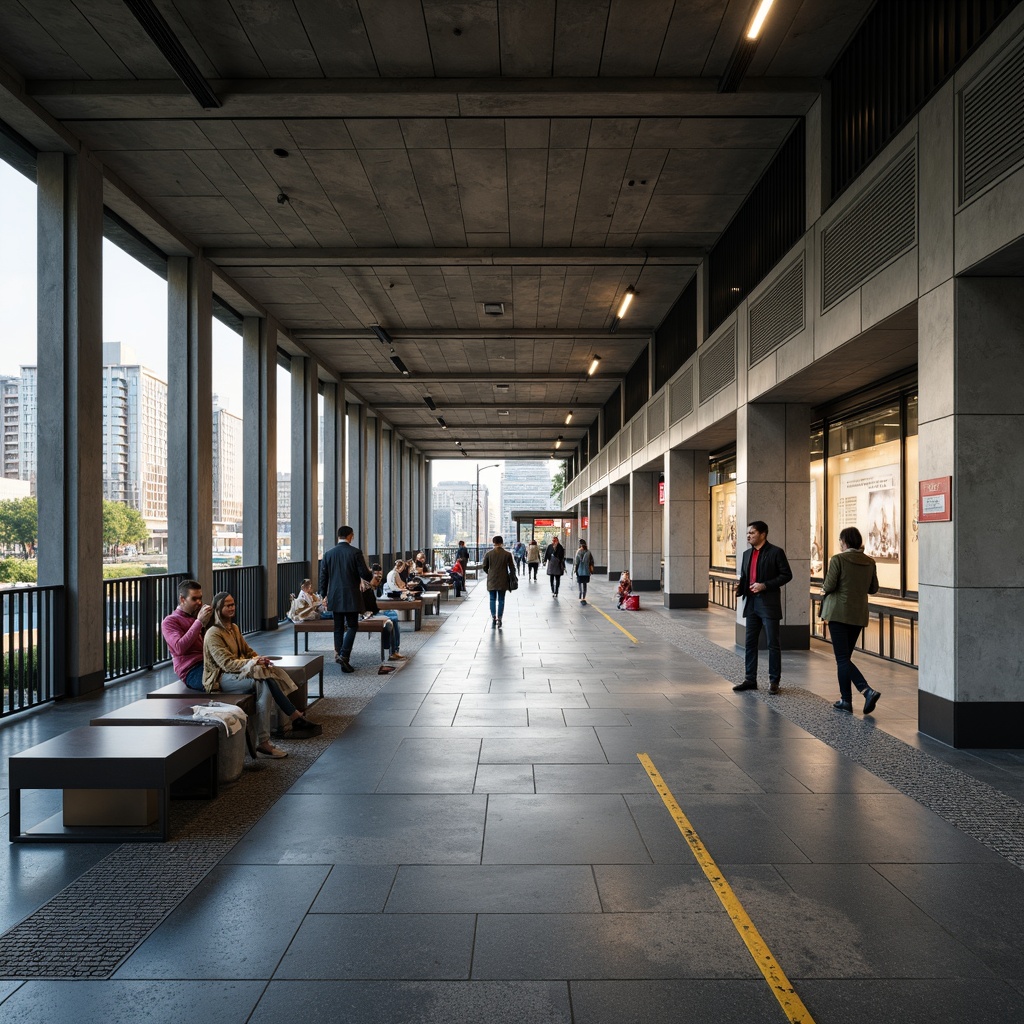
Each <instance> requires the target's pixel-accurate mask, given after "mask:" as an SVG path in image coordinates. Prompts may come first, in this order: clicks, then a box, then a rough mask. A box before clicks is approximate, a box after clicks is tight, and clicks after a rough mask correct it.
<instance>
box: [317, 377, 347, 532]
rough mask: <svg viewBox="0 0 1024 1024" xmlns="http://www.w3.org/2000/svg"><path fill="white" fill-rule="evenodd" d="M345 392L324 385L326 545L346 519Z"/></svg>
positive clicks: (333, 385)
mask: <svg viewBox="0 0 1024 1024" xmlns="http://www.w3.org/2000/svg"><path fill="white" fill-rule="evenodd" d="M346 455H347V450H346V447H345V393H344V389H343V388H342V387H341V386H340V385H338V384H325V385H324V480H323V488H324V548H325V549H326V548H329V547H332V546H333V545H334V543H335V541H336V540H337V537H338V527H339V526H342V525H343V524H344V523H345V522H346V521H347V512H346V497H347V490H346V487H345V463H346Z"/></svg>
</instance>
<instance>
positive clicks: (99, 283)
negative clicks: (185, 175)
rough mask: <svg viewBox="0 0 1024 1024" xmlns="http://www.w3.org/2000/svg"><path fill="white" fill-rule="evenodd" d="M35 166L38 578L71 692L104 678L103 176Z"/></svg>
mask: <svg viewBox="0 0 1024 1024" xmlns="http://www.w3.org/2000/svg"><path fill="white" fill-rule="evenodd" d="M37 168H38V173H37V179H36V180H37V184H38V249H37V289H38V340H37V345H38V348H37V371H36V372H37V385H38V395H39V403H38V413H37V415H38V420H37V429H38V435H37V442H36V443H37V447H36V457H37V462H36V496H37V497H38V499H39V538H40V540H41V542H42V543H41V544H40V550H39V583H40V584H41V585H43V586H63V587H64V617H65V629H64V636H63V637H57V638H55V645H60V644H63V645H64V649H63V657H61V652H56V655H57V665H58V666H60V665H61V664H63V669H64V671H63V672H61V671H60V669H59V667H58V670H57V671H56V672H55V677H56V685H57V687H58V692H62V693H63V694H64V695H67V696H74V697H77V696H80V695H82V694H85V693H90V692H92V691H94V690H100V689H102V688H103V678H104V628H103V604H104V597H103V511H102V509H103V504H102V503H103V461H102V446H101V444H100V434H101V430H102V424H103V387H102V381H103V376H102V374H103V371H102V365H103V178H102V175H101V173H100V171H99V168H98V167H97V166H95V165H94V164H92V163H91V162H89V161H88V160H85V159H83V158H81V157H69V156H65V155H64V154H62V153H40V154H39V158H38V164H37ZM65 677H66V680H67V681H66V684H65V686H64V689H63V691H60V689H59V688H60V686H61V683H62V681H63V679H64V678H65Z"/></svg>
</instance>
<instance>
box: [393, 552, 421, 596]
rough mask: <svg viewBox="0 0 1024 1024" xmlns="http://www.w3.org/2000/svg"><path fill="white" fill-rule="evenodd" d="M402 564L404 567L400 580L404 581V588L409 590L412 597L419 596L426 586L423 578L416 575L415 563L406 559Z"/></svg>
mask: <svg viewBox="0 0 1024 1024" xmlns="http://www.w3.org/2000/svg"><path fill="white" fill-rule="evenodd" d="M403 564H404V568H403V569H402V571H401V573H400V575H401V577H402V580H403V581H404V582H405V589H406V590H407V591H409V593H410V594H412V596H413V597H419V596H420V594H422V593H423V591H424V590H426V589H427V587H426V584H425V583H424V582H423V580H421V579H420V578H419V577H418V576H417V575H416V563H415V562H412V561H408V562H405V563H403Z"/></svg>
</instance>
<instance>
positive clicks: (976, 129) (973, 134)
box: [959, 41, 1024, 202]
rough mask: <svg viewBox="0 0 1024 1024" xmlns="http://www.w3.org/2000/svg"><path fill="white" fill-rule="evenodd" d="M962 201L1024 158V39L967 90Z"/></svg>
mask: <svg viewBox="0 0 1024 1024" xmlns="http://www.w3.org/2000/svg"><path fill="white" fill-rule="evenodd" d="M959 114H960V140H961V143H960V152H961V153H962V154H963V157H962V167H961V182H960V201H961V202H966V201H967V200H968V199H971V198H972V197H974V196H976V195H977V194H978V193H979V192H981V191H983V190H984V189H985V188H986V187H987V186H988V185H991V184H992V182H993V181H995V180H996V179H998V178H999V177H1001V176H1002V175H1003V174H1005V173H1006V172H1007V171H1008V170H1009V169H1010V168H1012V167H1014V166H1016V165H1017V164H1019V163H1021V162H1022V161H1024V41H1021V42H1020V43H1018V44H1017V45H1016V46H1015V47H1014V48H1013V49H1012V50H1010V52H1009V53H1008V54H1007V55H1006V57H1005V58H1004V59H1003V60H1001V61H1000V62H999V63H998V64H997V65H996V66H995V67H993V68H992V69H991V70H990V72H989V73H988V74H986V75H985V76H984V77H983V78H981V79H980V80H978V81H975V82H972V83H971V84H970V85H969V86H968V87H967V88H966V89H964V90H963V92H962V93H961V99H960V110H959Z"/></svg>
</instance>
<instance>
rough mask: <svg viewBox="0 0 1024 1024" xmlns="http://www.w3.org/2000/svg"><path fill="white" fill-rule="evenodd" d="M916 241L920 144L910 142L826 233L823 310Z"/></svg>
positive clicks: (822, 283) (823, 238)
mask: <svg viewBox="0 0 1024 1024" xmlns="http://www.w3.org/2000/svg"><path fill="white" fill-rule="evenodd" d="M916 242H917V147H916V146H909V147H908V148H907V149H905V150H904V151H903V152H902V153H901V154H900V155H899V156H898V157H896V159H895V160H893V162H892V163H891V164H890V165H889V167H888V168H886V170H884V171H883V172H882V173H881V174H880V175H879V176H878V180H877V181H876V182H875V183H874V184H873V185H872V186H871V187H870V188H868V189H867V190H866V191H865V192H864V194H863V195H862V196H860V198H858V199H857V200H856V202H854V203H853V204H852V205H851V206H850V208H849V209H848V210H847V211H846V213H845V214H844V215H843V216H842V217H840V218H839V219H838V220H837V221H836V222H835V223H834V224H833V225H832V226H831V227H829V228H828V229H827V230H826V231H825V232H824V233H823V235H822V253H821V262H822V274H821V308H822V311H824V310H826V309H828V308H829V307H830V306H832V305H834V304H835V303H836V302H838V301H839V300H840V299H842V298H844V297H845V296H847V295H849V294H850V292H852V291H853V290H854V289H855V288H857V287H858V286H859V285H860V284H862V283H863V282H864V281H866V280H867V279H868V278H869V277H871V276H872V275H873V274H876V273H877V272H878V271H879V270H881V269H882V267H884V266H885V265H886V264H887V263H891V262H892V261H893V260H894V259H896V257H897V256H900V255H902V254H903V253H904V252H906V251H907V250H908V249H909V248H911V246H913V245H914V244H915V243H916Z"/></svg>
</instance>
